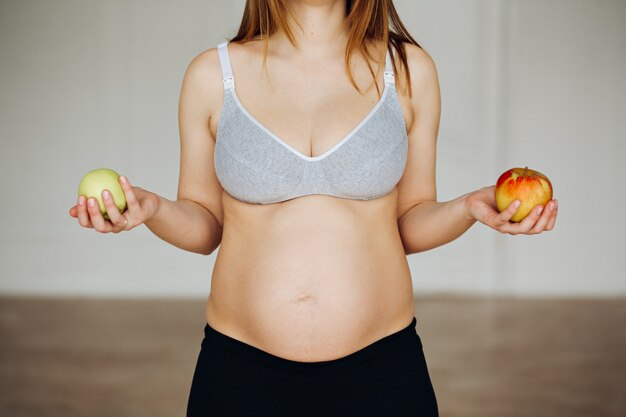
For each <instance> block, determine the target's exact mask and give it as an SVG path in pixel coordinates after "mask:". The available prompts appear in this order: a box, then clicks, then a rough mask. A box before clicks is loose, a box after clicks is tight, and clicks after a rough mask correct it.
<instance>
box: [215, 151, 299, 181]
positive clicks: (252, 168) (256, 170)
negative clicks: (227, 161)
mask: <svg viewBox="0 0 626 417" xmlns="http://www.w3.org/2000/svg"><path fill="white" fill-rule="evenodd" d="M218 144H219V145H221V146H222V148H223V149H224V151H225V152H226V153H227V154H228V155H230V157H231V158H233V159H235V160H236V161H237V162H239V163H240V164H242V165H244V166H245V167H246V168H250V169H251V170H253V171H254V172H258V173H261V174H263V175H267V174H269V175H271V176H273V177H276V178H280V179H287V180H288V179H290V178H289V177H285V176H282V175H276V174H274V173H271V172H269V173H268V172H266V171H263V170H260V169H258V168H255V167H253V166H251V165H250V164H248V163H247V162H246V161H244V160H243V159H241V158H239V157H238V156H237V155H235V153H234V152H231V151H230V149H228V146H226V145H224V144H223V143H221V142H215V145H216V146H217V145H218ZM213 156H214V157H215V155H213Z"/></svg>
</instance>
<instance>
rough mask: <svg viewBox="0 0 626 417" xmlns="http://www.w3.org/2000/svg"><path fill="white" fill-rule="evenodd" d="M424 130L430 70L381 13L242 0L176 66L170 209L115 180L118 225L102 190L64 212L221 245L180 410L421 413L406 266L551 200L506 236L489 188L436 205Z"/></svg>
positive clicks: (432, 137) (435, 93) (424, 401)
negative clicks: (229, 32) (228, 35)
mask: <svg viewBox="0 0 626 417" xmlns="http://www.w3.org/2000/svg"><path fill="white" fill-rule="evenodd" d="M390 26H392V27H390ZM439 118H440V93H439V83H438V77H437V72H436V68H435V64H434V62H433V60H432V58H431V57H430V55H428V54H427V53H426V52H425V51H424V50H423V49H422V48H421V47H420V46H419V45H418V43H417V42H416V41H415V40H414V39H413V38H412V37H411V36H410V35H409V34H408V32H407V30H406V28H405V27H404V26H403V24H402V23H401V21H400V19H399V17H398V14H397V12H396V10H395V8H394V5H393V2H392V1H391V0H354V1H349V0H248V1H247V2H246V5H245V11H244V15H243V18H242V21H241V26H240V28H239V31H238V33H237V35H236V36H235V37H234V38H232V39H230V40H229V41H225V42H221V43H219V44H218V45H217V46H216V47H212V48H210V49H207V50H205V51H203V52H202V53H200V54H199V55H197V56H196V57H195V58H194V59H193V60H192V61H191V63H190V64H189V66H188V68H187V70H186V72H185V74H184V79H183V84H182V91H181V95H180V103H179V123H180V143H181V154H180V177H179V184H178V194H177V199H176V201H171V200H168V199H165V198H163V197H161V196H159V195H157V194H155V193H152V192H150V191H147V190H145V189H142V188H140V187H137V186H133V185H131V183H130V181H129V179H128V178H127V177H125V176H121V178H120V183H121V185H122V188H123V190H124V192H125V194H126V199H127V202H128V203H127V204H128V209H127V210H126V211H125V212H123V213H120V212H119V210H117V209H116V207H115V205H114V202H113V201H112V199H111V197H110V194H109V193H108V192H106V191H105V192H103V195H102V197H103V198H104V202H105V206H106V208H107V212H108V214H109V217H110V221H109V220H106V219H104V218H103V216H102V215H101V214H100V211H99V209H98V205H97V204H95V205H94V204H93V203H94V201H95V200H94V199H93V198H90V199H89V200H88V201H85V198H84V196H81V197H80V198H79V200H78V204H77V205H76V206H74V207H72V208H71V209H70V215H72V216H73V217H76V218H77V219H78V222H79V223H80V225H81V226H83V227H90V228H94V229H95V230H96V231H98V232H100V233H119V232H121V231H130V230H132V229H133V228H135V227H137V226H139V225H140V224H142V223H143V224H145V225H146V227H148V228H149V229H150V230H151V231H152V232H153V233H154V234H155V235H157V236H158V237H159V238H161V239H163V240H165V241H167V242H169V243H171V244H172V245H174V246H176V247H178V248H180V249H183V250H186V251H191V252H195V253H198V254H204V255H209V254H212V253H213V252H214V251H216V250H217V249H218V247H219V250H218V251H217V256H216V260H215V267H214V269H213V273H212V280H211V291H210V294H209V297H208V301H207V304H206V325H205V327H204V329H203V335H204V338H203V339H202V343H201V347H200V352H199V355H198V358H197V363H196V367H195V372H194V375H193V378H192V382H191V388H190V393H189V398H188V405H187V416H190V417H199V416H274V417H276V416H361V417H362V416H394V417H401V416H414V417H417V416H423V417H425V416H437V415H438V408H437V400H436V397H435V393H434V390H433V386H432V384H431V380H430V377H429V373H428V369H427V366H426V360H425V357H424V353H423V351H422V341H421V339H420V337H419V336H418V334H417V332H416V322H417V321H416V317H415V316H414V311H415V310H414V299H413V290H412V281H411V274H410V270H409V265H408V263H407V255H409V254H412V253H416V252H423V251H427V250H429V249H432V248H435V247H438V246H441V245H444V244H446V243H448V242H450V241H452V240H454V239H456V238H457V237H459V236H460V235H462V234H463V233H464V232H465V231H467V230H468V229H469V228H470V227H471V226H472V225H473V224H474V223H475V222H476V221H479V222H481V223H483V224H485V225H486V226H489V227H491V228H493V229H494V230H497V231H498V232H500V233H509V234H513V235H515V234H536V233H540V232H542V231H544V230H551V229H552V228H553V227H554V224H555V221H556V210H555V209H556V201H554V200H552V201H550V202H548V203H547V204H546V210H543V213H542V214H538V213H537V210H533V212H532V214H531V215H529V216H528V217H527V218H526V219H524V220H523V221H522V222H520V223H513V222H510V221H509V219H510V218H511V216H512V215H513V214H514V213H515V211H516V208H515V207H513V206H510V207H509V208H508V209H507V210H505V211H503V212H502V213H499V212H498V211H497V210H496V205H495V200H494V187H495V185H494V186H489V187H484V188H481V189H479V190H476V191H472V192H469V193H467V194H464V195H462V196H460V197H458V198H456V199H454V200H451V201H446V202H439V201H437V192H436V186H435V160H436V141H437V133H438V128H439ZM539 208H542V207H539V206H538V207H537V208H536V209H539Z"/></svg>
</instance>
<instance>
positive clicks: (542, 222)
mask: <svg viewBox="0 0 626 417" xmlns="http://www.w3.org/2000/svg"><path fill="white" fill-rule="evenodd" d="M552 207H554V202H552V201H548V203H546V205H545V206H544V209H543V211H542V212H541V216H540V217H539V219H538V220H537V223H535V225H534V226H533V227H532V228H531V229H530V231H529V233H532V234H536V233H541V232H543V231H544V230H545V228H546V226H547V224H548V222H549V221H550V219H551V218H552V217H553V213H554V212H553V210H552Z"/></svg>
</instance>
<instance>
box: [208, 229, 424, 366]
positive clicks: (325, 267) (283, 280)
mask: <svg viewBox="0 0 626 417" xmlns="http://www.w3.org/2000/svg"><path fill="white" fill-rule="evenodd" d="M318 231H319V230H318ZM340 235H341V234H340ZM328 236H335V238H334V239H329V238H328ZM294 240H297V241H293V242H292V241H290V239H289V238H286V237H285V236H282V238H280V239H279V238H276V239H265V240H264V242H265V244H263V245H259V244H256V245H255V244H250V246H249V247H246V248H245V250H242V247H239V248H238V250H237V251H234V250H231V249H233V248H232V247H231V246H229V245H223V247H222V248H221V249H220V251H221V252H220V253H219V254H218V260H217V262H216V266H215V270H214V273H213V279H212V285H211V296H210V297H209V302H208V304H207V322H208V323H209V324H210V325H211V326H212V327H214V328H215V329H216V330H218V331H220V332H222V333H224V334H227V335H229V336H231V337H233V338H235V339H238V340H241V341H243V342H245V343H248V344H250V345H253V346H255V347H258V348H259V349H262V350H264V351H266V352H269V353H272V354H274V355H276V356H279V357H282V358H286V359H290V360H295V361H302V362H314V361H323V360H332V359H336V358H339V357H343V356H346V355H349V354H350V353H353V352H355V351H357V350H359V349H361V348H363V347H365V346H367V345H368V344H370V343H373V342H375V341H376V340H379V339H381V338H383V337H385V336H387V335H389V334H391V333H394V332H395V331H398V330H400V329H402V328H403V327H405V326H406V325H408V324H409V323H410V321H411V319H412V317H413V314H414V305H413V294H412V285H411V278H410V272H409V269H408V265H407V262H406V257H405V255H404V252H403V250H402V247H401V246H400V247H397V246H396V245H397V244H398V243H399V242H394V238H393V234H391V233H390V234H389V236H387V237H386V238H385V236H382V237H381V235H380V234H379V235H378V236H360V238H357V239H354V236H353V238H351V239H349V241H346V239H341V238H337V235H333V233H323V232H322V233H312V234H309V235H308V236H307V237H306V238H304V239H303V238H302V235H300V236H299V237H294ZM268 242H277V243H273V244H270V243H268ZM400 245H401V243H400ZM240 253H245V254H246V256H245V257H242V256H240V255H239V254H240Z"/></svg>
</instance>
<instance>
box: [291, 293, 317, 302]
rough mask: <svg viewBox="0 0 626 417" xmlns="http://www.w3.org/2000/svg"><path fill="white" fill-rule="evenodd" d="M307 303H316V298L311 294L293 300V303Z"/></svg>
mask: <svg viewBox="0 0 626 417" xmlns="http://www.w3.org/2000/svg"><path fill="white" fill-rule="evenodd" d="M305 301H315V297H313V296H312V295H310V294H301V295H299V296H297V297H296V298H294V299H292V302H293V303H296V304H297V303H301V302H305Z"/></svg>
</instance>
